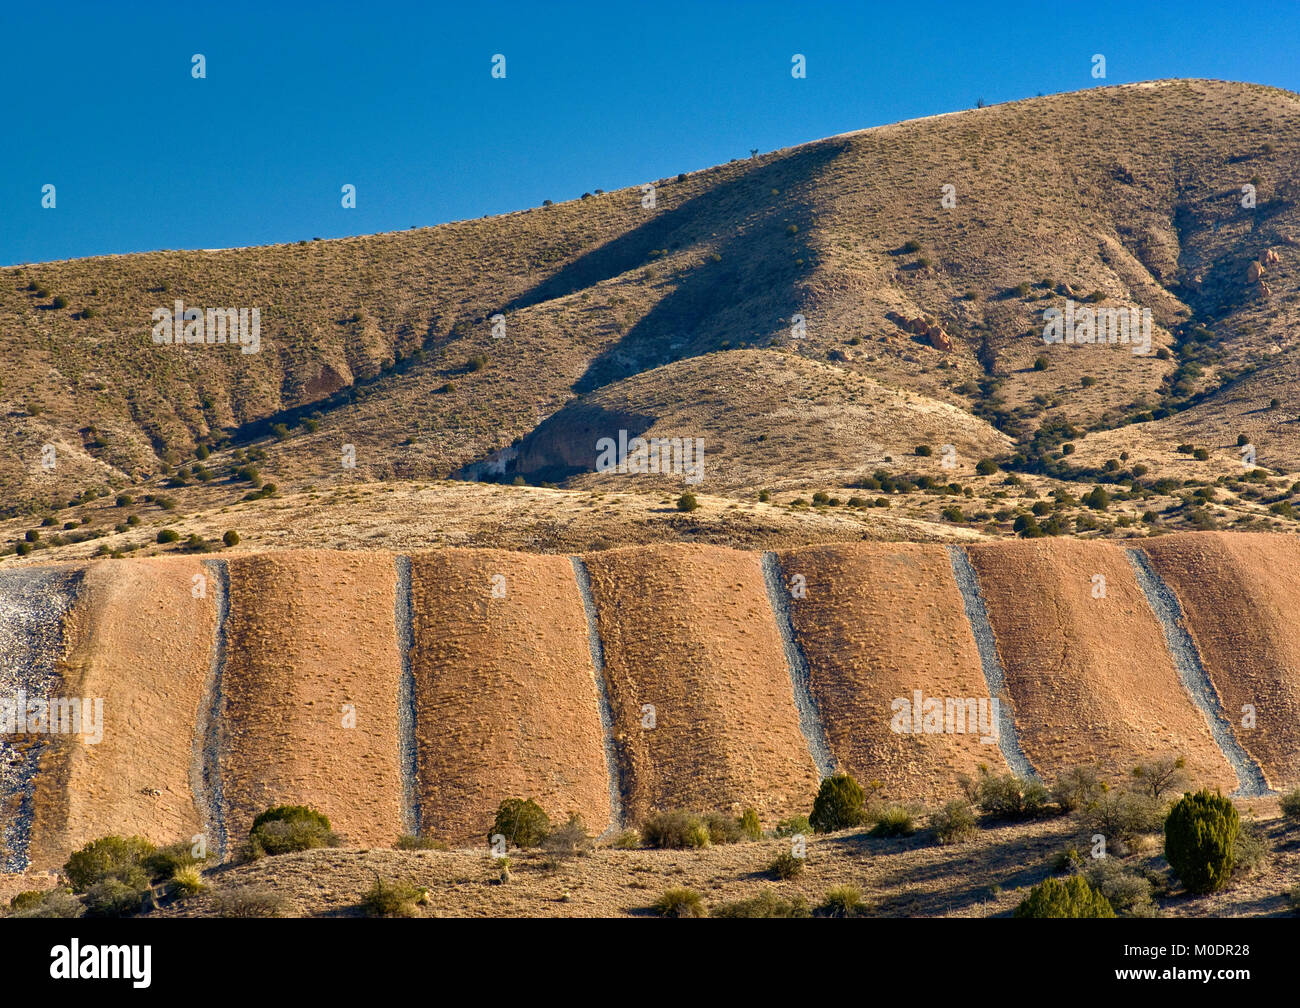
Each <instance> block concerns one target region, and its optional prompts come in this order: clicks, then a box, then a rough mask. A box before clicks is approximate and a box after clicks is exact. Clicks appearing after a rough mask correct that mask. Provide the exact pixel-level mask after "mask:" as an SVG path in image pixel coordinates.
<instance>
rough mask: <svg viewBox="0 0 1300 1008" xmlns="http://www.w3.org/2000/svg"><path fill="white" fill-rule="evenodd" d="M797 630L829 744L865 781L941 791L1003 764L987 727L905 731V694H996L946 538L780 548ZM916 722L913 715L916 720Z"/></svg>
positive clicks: (913, 791)
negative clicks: (900, 717)
mask: <svg viewBox="0 0 1300 1008" xmlns="http://www.w3.org/2000/svg"><path fill="white" fill-rule="evenodd" d="M781 563H782V567H783V569H784V572H785V577H786V580H787V581H788V580H789V579H790V578H791V577H792V576H793V575H796V574H802V575H803V577H804V579H805V581H806V590H807V597H806V598H804V599H802V600H800V599H793V600H792V601H791V612H792V615H793V619H794V624H795V630H796V632H797V634H798V636H799V642H800V644H801V646H802V647H803V651H804V654H805V655H806V656H807V658H808V665H809V669H810V672H811V676H812V687H813V693H814V696H815V697H816V699H817V702H818V704H819V705H820V709H821V713H822V718H823V721H824V723H825V725H826V732H827V736H828V738H829V740H830V744H831V751H832V753H833V754H834V755H835V757H836V759H837V761H838V762H839V764H840V765H841V766H842V767H843V768H844V769H847V770H848V772H849V773H851V774H853V776H854V777H855V778H857V779H858V780H859V781H864V782H865V781H873V780H875V781H880V782H881V783H882V784H883V785H884V790H883V794H884V795H885V796H886V797H889V798H902V799H920V800H937V799H939V798H942V797H951V796H952V795H954V794H955V793H956V791H957V784H956V780H957V776H958V775H959V774H967V775H971V776H973V775H974V774H975V772H976V770H977V768H978V767H979V765H980V764H981V763H983V764H987V765H988V766H989V767H990V768H991V769H994V770H996V771H997V772H1005V770H1006V763H1005V761H1004V760H1003V758H1002V753H1001V750H1000V749H999V748H998V746H997V744H996V742H995V743H993V744H983V743H981V742H980V741H979V736H978V735H970V734H956V733H952V734H946V733H945V734H926V733H924V732H922V733H915V732H913V733H903V732H895V731H893V730H892V729H891V722H892V719H893V716H894V715H893V711H892V710H891V706H890V705H891V703H892V701H893V700H894V699H895V698H898V697H903V698H906V699H907V700H908V702H909V704H910V703H911V702H912V701H913V700H914V695H913V691H914V690H920V691H921V692H922V694H923V695H924V697H925V698H926V699H929V698H931V697H936V698H939V699H940V700H941V701H942V700H943V699H944V698H947V697H952V698H962V697H971V698H977V697H987V696H988V684H987V683H986V682H985V680H984V674H983V672H982V671H981V669H980V660H979V653H978V652H977V651H976V649H975V639H974V637H972V636H971V630H970V625H969V624H968V622H967V620H966V611H965V609H964V608H963V605H962V598H961V593H960V592H959V591H958V590H957V583H956V581H955V580H954V579H953V574H952V566H951V564H950V562H949V560H948V555H947V553H946V551H945V550H944V548H943V547H942V546H922V545H912V544H904V543H900V544H896V545H875V544H866V543H862V544H854V545H841V546H825V547H810V548H807V549H801V550H793V551H791V552H788V553H783V554H781ZM907 723H908V724H909V725H911V723H912V722H911V721H910V719H909V720H908V721H907Z"/></svg>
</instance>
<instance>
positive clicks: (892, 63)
mask: <svg viewBox="0 0 1300 1008" xmlns="http://www.w3.org/2000/svg"><path fill="white" fill-rule="evenodd" d="M4 6H5V9H4V11H3V12H0V88H3V92H2V93H4V94H5V95H6V96H8V97H9V98H10V103H9V107H8V108H7V109H6V112H5V115H4V130H3V133H0V144H2V145H3V146H2V149H0V264H5V265H9V264H14V263H20V262H40V261H45V260H50V259H65V258H72V257H77V256H86V255H98V254H102V253H111V252H132V251H142V250H147V249H158V248H214V247H226V246H232V245H258V244H267V243H271V242H286V241H297V240H299V239H303V238H313V237H321V238H331V237H339V236H343V235H351V234H367V233H372V232H376V231H392V230H400V229H404V228H407V227H410V226H412V225H420V226H424V225H429V224H436V223H440V222H443V221H447V220H456V219H462V218H468V217H479V216H482V215H484V214H496V213H503V212H505V211H508V210H514V209H519V208H522V207H528V206H535V205H537V204H539V203H541V201H542V200H544V199H552V200H555V201H557V202H558V201H560V200H565V199H572V198H574V197H576V196H579V195H581V194H582V192H583V191H585V190H594V189H597V188H601V189H615V188H619V187H622V186H629V185H638V184H640V183H642V182H645V181H649V180H652V179H655V178H660V177H663V176H666V175H669V174H675V173H677V172H679V171H689V170H693V169H697V168H703V167H707V166H708V165H712V164H717V163H719V162H723V161H727V160H729V159H731V158H733V157H745V156H747V155H748V153H749V151H750V149H751V148H757V149H759V150H761V151H769V150H772V149H775V148H778V147H785V146H789V145H791V144H796V143H801V142H804V141H807V140H814V139H817V138H819V137H823V136H828V135H831V134H834V133H841V132H844V131H847V130H853V129H862V128H865V127H868V126H875V125H879V124H882V123H888V122H895V121H898V120H901V119H909V118H913V117H916V116H922V115H930V114H933V113H938V112H948V111H953V110H955V109H962V108H970V107H972V106H973V105H974V104H975V103H976V101H977V100H979V99H981V98H982V99H984V100H985V101H986V102H989V103H992V102H1000V101H1009V100H1014V99H1017V98H1024V97H1031V96H1033V95H1035V94H1037V93H1039V92H1042V93H1045V94H1046V93H1052V92H1057V91H1073V90H1078V89H1081V88H1088V87H1095V86H1097V85H1098V84H1099V83H1106V84H1118V83H1125V82H1128V81H1137V80H1150V79H1154V78H1161V77H1214V78H1221V79H1229V80H1248V81H1253V82H1256V83H1261V84H1270V85H1274V86H1277V87H1284V88H1288V89H1291V90H1300V49H1297V47H1296V43H1297V40H1300V4H1298V3H1277V4H1270V3H1260V4H1252V5H1249V6H1246V7H1243V6H1241V5H1236V4H1234V5H1228V4H1222V5H1220V4H1207V3H1198V2H1195V0H1189V2H1183V3H1178V4H1144V3H1111V2H1094V3H1086V4H1078V5H1068V4H1067V5H1061V6H1060V7H1059V8H1057V9H1053V8H1056V5H1051V4H1049V5H1043V4H1039V3H1025V4H980V3H963V4H952V5H946V4H942V3H940V4H934V3H927V4H920V3H912V4H898V3H890V4H888V5H876V4H868V3H845V4H823V3H815V2H811V3H803V2H799V3H796V2H784V3H764V2H757V3H749V4H723V3H709V2H706V0H701V2H698V3H689V2H687V3H675V2H658V3H655V4H651V5H638V4H600V5H596V4H566V3H557V4H539V3H536V2H534V3H530V4H495V3H486V2H483V3H469V4H466V3H459V4H455V5H447V8H446V9H443V8H442V7H441V6H440V5H438V4H430V3H412V4H385V3H381V2H373V3H369V4H364V5H342V4H331V3H305V2H304V3H284V4H277V3H272V2H265V0H264V2H262V3H257V4H253V3H243V2H239V0H230V2H224V3H220V4H205V3H189V2H187V3H184V4H165V5H164V4H158V5H146V4H136V3H131V2H129V0H122V2H96V3H83V4H58V3H55V4H49V5H39V4H30V3H29V4H13V3H6V4H5V5H4ZM15 8H17V9H15ZM195 53H202V54H204V56H205V57H206V60H207V77H206V79H203V80H195V79H194V78H193V77H192V76H191V56H192V55H193V54H195ZM496 53H501V54H504V55H505V57H506V77H505V79H502V80H498V79H493V78H492V76H491V72H490V71H491V60H492V57H493V55H494V54H496ZM795 53H802V54H804V55H805V57H806V59H807V78H806V79H803V80H795V79H793V78H792V77H791V74H790V67H791V57H792V55H793V54H795ZM1094 53H1102V54H1104V55H1105V56H1106V60H1107V79H1106V81H1104V82H1098V81H1096V80H1094V79H1093V78H1092V76H1091V73H1090V71H1091V62H1090V61H1091V57H1092V55H1093V54H1094ZM47 183H48V184H53V185H54V186H56V199H57V206H56V208H55V209H53V210H46V209H42V208H41V205H40V204H41V191H42V186H44V185H45V184H47ZM344 183H351V184H353V185H355V186H356V187H357V208H356V209H355V210H345V209H343V208H342V207H341V206H340V187H341V186H342V185H343V184H344Z"/></svg>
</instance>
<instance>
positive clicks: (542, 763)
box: [411, 549, 610, 846]
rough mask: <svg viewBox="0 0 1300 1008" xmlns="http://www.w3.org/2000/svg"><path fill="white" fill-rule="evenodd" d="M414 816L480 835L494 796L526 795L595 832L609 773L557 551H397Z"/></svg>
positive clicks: (425, 823)
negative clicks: (411, 724)
mask: <svg viewBox="0 0 1300 1008" xmlns="http://www.w3.org/2000/svg"><path fill="white" fill-rule="evenodd" d="M411 596H412V612H413V620H414V631H415V633H414V636H415V649H414V651H413V652H412V654H411V672H412V676H413V678H414V682H415V707H416V726H417V747H416V749H417V759H418V780H417V789H418V793H419V803H420V819H421V827H422V830H423V832H424V833H426V834H428V835H430V836H433V837H436V838H439V839H441V840H444V841H447V842H450V843H457V844H464V843H482V844H484V845H485V846H486V844H487V841H488V834H489V833H490V832H491V826H492V820H493V817H494V816H495V814H496V810H497V806H498V805H499V804H500V803H501V802H502V801H503V800H505V799H507V798H533V799H535V800H536V801H537V802H538V804H540V805H541V806H542V808H543V809H545V810H546V813H547V814H548V815H549V816H550V817H551V819H552V820H553V821H556V822H563V821H564V819H565V818H566V817H567V815H568V814H569V813H570V812H576V813H578V814H579V815H581V816H582V818H583V820H584V821H585V823H586V825H587V828H588V829H589V830H590V831H592V832H594V833H600V832H602V831H603V830H604V829H605V828H606V827H607V826H608V825H609V821H610V803H609V778H608V774H607V772H606V767H605V754H604V744H603V733H602V731H601V724H600V713H599V709H598V707H597V699H596V684H595V680H594V678H593V673H592V666H591V654H590V651H589V648H588V640H587V621H586V614H585V613H584V611H583V605H582V599H581V597H580V595H579V593H578V586H577V584H576V582H575V580H574V573H573V567H572V564H571V563H570V561H569V558H568V557H564V556H532V555H528V554H522V553H509V552H504V551H496V550H461V549H448V550H440V551H438V552H436V553H428V554H424V555H417V556H413V557H411Z"/></svg>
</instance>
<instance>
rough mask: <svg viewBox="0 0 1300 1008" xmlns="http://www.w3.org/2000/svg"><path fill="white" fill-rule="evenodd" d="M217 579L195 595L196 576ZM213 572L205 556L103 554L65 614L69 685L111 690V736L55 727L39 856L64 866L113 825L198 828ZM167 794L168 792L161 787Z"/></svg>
mask: <svg viewBox="0 0 1300 1008" xmlns="http://www.w3.org/2000/svg"><path fill="white" fill-rule="evenodd" d="M197 574H202V575H204V576H205V578H207V583H206V585H205V595H206V597H205V598H196V597H194V594H193V592H192V589H193V583H192V581H191V578H193V577H194V576H195V575H197ZM214 597H215V596H214V594H213V591H212V585H211V577H210V576H209V575H208V572H207V571H206V570H205V569H204V568H203V566H202V564H201V563H200V562H199V561H198V560H196V559H189V558H175V559H160V560H146V561H144V562H142V563H138V564H124V563H114V562H101V563H96V564H92V565H91V566H90V567H89V568H87V570H86V575H85V581H84V582H83V586H82V590H81V593H80V595H79V597H78V599H77V602H76V604H75V605H74V607H73V609H72V610H71V612H70V613H69V615H68V618H67V636H66V659H65V662H66V664H65V668H64V674H63V686H62V689H63V693H64V695H65V696H68V697H81V698H89V699H92V700H93V699H95V698H102V700H103V702H104V724H103V738H102V740H101V741H100V742H99V743H98V744H94V745H89V744H84V743H83V742H82V741H81V740H80V739H79V738H77V737H67V736H52V737H51V742H52V745H51V747H50V749H49V750H48V751H47V757H48V762H47V764H46V765H47V766H49V767H50V768H51V769H53V768H58V769H57V770H56V772H54V773H52V774H51V773H43V774H42V778H41V780H40V783H39V785H38V787H39V791H38V794H37V797H36V799H35V803H34V804H35V811H36V818H35V822H34V824H33V830H32V846H31V855H30V856H31V862H32V866H33V867H34V868H58V867H61V866H62V865H63V863H64V861H65V860H66V859H67V855H68V853H69V852H70V851H73V850H76V849H77V848H79V847H81V846H82V845H83V844H85V843H87V842H89V841H90V840H93V839H95V838H96V837H100V836H103V835H104V834H106V833H121V834H126V835H132V834H138V835H140V836H143V837H146V838H148V839H149V840H152V841H154V842H155V843H159V844H163V843H171V842H173V841H175V840H179V839H186V840H188V839H189V838H190V837H192V836H194V835H195V834H197V833H199V832H200V831H201V830H202V828H203V826H202V821H201V818H200V814H199V812H198V810H197V809H196V806H195V796H194V791H193V788H192V784H191V777H190V770H191V764H192V759H193V745H194V733H195V724H196V719H197V716H198V710H199V705H200V700H201V697H202V692H203V684H204V680H205V678H206V676H207V673H208V668H209V664H210V660H211V649H212V639H213V627H214V622H215V609H214V603H213V600H214ZM154 791H157V792H158V794H153V793H152V792H154Z"/></svg>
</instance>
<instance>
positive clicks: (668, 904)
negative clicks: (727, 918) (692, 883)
mask: <svg viewBox="0 0 1300 1008" xmlns="http://www.w3.org/2000/svg"><path fill="white" fill-rule="evenodd" d="M652 909H653V910H654V912H655V913H657V914H658V915H659V916H660V917H703V916H704V897H702V896H701V895H700V894H699V893H697V892H696V891H695V890H694V889H668V890H665V892H664V894H663V895H662V896H660V897H659V898H658V899H657V900H655V902H654V906H653V907H652Z"/></svg>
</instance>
